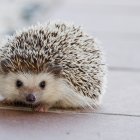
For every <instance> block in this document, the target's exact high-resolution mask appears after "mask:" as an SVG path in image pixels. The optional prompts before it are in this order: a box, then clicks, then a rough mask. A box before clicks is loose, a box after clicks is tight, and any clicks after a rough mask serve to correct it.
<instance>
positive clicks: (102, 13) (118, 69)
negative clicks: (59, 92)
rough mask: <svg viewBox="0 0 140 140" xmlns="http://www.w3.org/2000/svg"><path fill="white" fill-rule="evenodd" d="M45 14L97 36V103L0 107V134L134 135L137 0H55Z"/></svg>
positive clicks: (116, 139) (108, 138) (124, 139)
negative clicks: (100, 56)
mask: <svg viewBox="0 0 140 140" xmlns="http://www.w3.org/2000/svg"><path fill="white" fill-rule="evenodd" d="M48 17H49V19H62V20H66V21H72V22H74V23H75V24H77V25H83V27H84V29H85V30H86V31H87V32H89V33H90V34H91V35H93V36H94V37H97V38H98V39H99V40H101V42H102V46H103V48H104V50H105V52H106V58H107V63H108V65H109V72H108V88H107V92H106V94H105V95H104V98H103V103H102V106H101V108H100V109H99V110H98V111H97V112H96V113H93V112H86V113H82V112H81V113H79V112H67V111H66V112H65V111H64V112H61V111H60V112H50V113H46V114H45V113H32V112H23V111H10V110H9V111H8V110H1V111H0V139H1V140H3V139H4V140H16V139H20V140H24V139H30V140H59V139H65V140H77V139H79V140H140V1H139V0H117V1H112V0H104V1H103V0H59V1H58V5H57V3H56V5H55V8H54V9H53V10H52V11H51V12H50V14H49V16H46V17H44V19H43V20H44V21H45V20H48ZM43 20H42V21H43ZM0 25H1V28H2V24H0ZM0 31H1V32H0V33H1V36H2V33H3V30H2V29H1V30H0Z"/></svg>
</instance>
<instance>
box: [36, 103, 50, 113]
mask: <svg viewBox="0 0 140 140" xmlns="http://www.w3.org/2000/svg"><path fill="white" fill-rule="evenodd" d="M48 109H49V107H48V106H47V105H45V104H39V105H37V106H36V107H35V108H34V109H33V110H34V111H37V112H48Z"/></svg>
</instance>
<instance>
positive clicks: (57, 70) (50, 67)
mask: <svg viewBox="0 0 140 140" xmlns="http://www.w3.org/2000/svg"><path fill="white" fill-rule="evenodd" d="M61 71H62V66H60V65H52V64H48V67H47V72H50V73H53V74H54V75H55V76H60V74H61Z"/></svg>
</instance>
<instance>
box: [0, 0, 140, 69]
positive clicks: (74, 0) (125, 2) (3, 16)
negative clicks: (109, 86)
mask: <svg viewBox="0 0 140 140" xmlns="http://www.w3.org/2000/svg"><path fill="white" fill-rule="evenodd" d="M0 3H1V4H0V38H2V37H3V36H4V35H12V34H13V33H14V32H15V30H17V29H20V28H23V27H27V26H29V25H32V24H36V23H37V22H41V23H43V22H47V21H49V20H57V19H60V20H64V21H69V22H73V23H75V24H76V25H82V26H83V27H84V29H85V31H86V32H89V33H90V34H91V35H93V36H94V37H97V38H98V39H99V40H100V41H101V42H102V44H103V47H104V49H105V51H106V54H107V62H108V64H109V67H110V69H112V70H115V69H117V70H118V69H120V70H125V69H127V70H136V71H137V70H139V69H140V63H139V62H138V60H139V58H140V57H139V52H140V41H139V40H140V39H139V38H140V1H139V0H117V1H115V0H104V1H103V0H0Z"/></svg>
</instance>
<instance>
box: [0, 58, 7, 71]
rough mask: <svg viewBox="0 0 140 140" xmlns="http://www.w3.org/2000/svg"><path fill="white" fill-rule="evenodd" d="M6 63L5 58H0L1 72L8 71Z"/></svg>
mask: <svg viewBox="0 0 140 140" xmlns="http://www.w3.org/2000/svg"><path fill="white" fill-rule="evenodd" d="M7 63H8V62H7V60H2V61H1V62H0V65H1V70H2V72H4V73H7V72H8V68H7Z"/></svg>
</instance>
